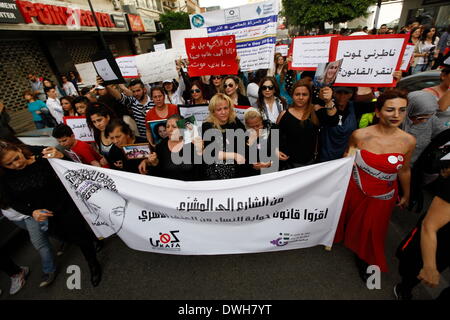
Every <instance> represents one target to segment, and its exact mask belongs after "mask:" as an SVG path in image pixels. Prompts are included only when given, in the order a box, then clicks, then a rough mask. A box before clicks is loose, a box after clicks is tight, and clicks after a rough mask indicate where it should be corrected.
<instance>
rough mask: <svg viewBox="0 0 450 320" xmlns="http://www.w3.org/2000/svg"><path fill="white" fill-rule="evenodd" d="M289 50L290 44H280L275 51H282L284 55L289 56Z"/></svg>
mask: <svg viewBox="0 0 450 320" xmlns="http://www.w3.org/2000/svg"><path fill="white" fill-rule="evenodd" d="M288 51H289V45H287V44H279V45H277V46H276V47H275V53H281V55H282V56H283V57H287V55H288Z"/></svg>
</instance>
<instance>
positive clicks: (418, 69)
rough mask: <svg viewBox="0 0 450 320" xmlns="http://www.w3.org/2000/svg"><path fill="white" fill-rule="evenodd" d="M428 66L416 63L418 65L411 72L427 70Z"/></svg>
mask: <svg viewBox="0 0 450 320" xmlns="http://www.w3.org/2000/svg"><path fill="white" fill-rule="evenodd" d="M427 67H428V64H416V66H415V67H414V68H413V69H412V72H411V74H416V73H419V72H422V71H425V70H426V69H427Z"/></svg>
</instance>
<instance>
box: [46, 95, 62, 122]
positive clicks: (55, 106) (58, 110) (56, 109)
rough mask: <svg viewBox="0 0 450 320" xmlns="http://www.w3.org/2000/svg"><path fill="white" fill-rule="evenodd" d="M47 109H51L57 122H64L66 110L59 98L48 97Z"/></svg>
mask: <svg viewBox="0 0 450 320" xmlns="http://www.w3.org/2000/svg"><path fill="white" fill-rule="evenodd" d="M46 104H47V109H48V110H49V111H50V113H51V115H52V116H53V118H55V120H56V122H58V124H59V123H63V117H64V110H63V108H62V107H61V103H60V102H59V100H57V99H52V98H48V99H47V102H46Z"/></svg>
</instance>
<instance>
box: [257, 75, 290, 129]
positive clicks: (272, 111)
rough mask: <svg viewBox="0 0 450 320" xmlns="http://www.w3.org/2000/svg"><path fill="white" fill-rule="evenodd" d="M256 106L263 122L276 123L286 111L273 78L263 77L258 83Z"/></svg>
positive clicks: (284, 102)
mask: <svg viewBox="0 0 450 320" xmlns="http://www.w3.org/2000/svg"><path fill="white" fill-rule="evenodd" d="M257 106H258V109H259V112H260V113H261V114H262V116H263V119H264V120H268V121H270V122H271V123H276V122H277V119H278V116H279V115H280V113H281V112H282V111H283V110H286V100H284V98H282V97H281V96H280V88H279V87H278V84H277V81H276V80H275V78H273V77H264V78H263V79H262V80H261V82H260V83H259V90H258V100H257Z"/></svg>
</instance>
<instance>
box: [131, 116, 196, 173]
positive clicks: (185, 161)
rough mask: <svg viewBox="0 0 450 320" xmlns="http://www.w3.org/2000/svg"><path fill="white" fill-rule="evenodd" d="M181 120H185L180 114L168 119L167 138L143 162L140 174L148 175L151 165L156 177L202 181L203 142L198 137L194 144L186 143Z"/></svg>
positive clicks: (140, 166)
mask: <svg viewBox="0 0 450 320" xmlns="http://www.w3.org/2000/svg"><path fill="white" fill-rule="evenodd" d="M180 120H183V118H182V117H181V116H180V115H178V114H175V115H173V116H171V117H169V119H167V122H166V132H167V137H166V138H164V139H163V140H162V141H161V142H160V143H158V144H157V145H156V148H155V149H156V150H155V152H152V153H151V154H150V155H148V157H147V158H146V159H145V160H142V162H141V164H140V165H139V173H141V174H147V172H148V170H147V168H148V166H149V165H150V166H152V167H154V169H153V170H152V171H151V175H154V176H158V177H162V178H167V179H176V180H182V181H196V180H201V177H200V171H201V170H200V169H201V164H202V151H203V142H202V140H201V138H200V137H198V138H197V139H194V141H192V143H186V141H184V139H183V135H182V134H181V132H180V128H179V127H178V124H177V122H179V121H180ZM181 122H182V121H181ZM195 157H197V161H195ZM174 159H179V160H180V162H181V163H175V162H174Z"/></svg>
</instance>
